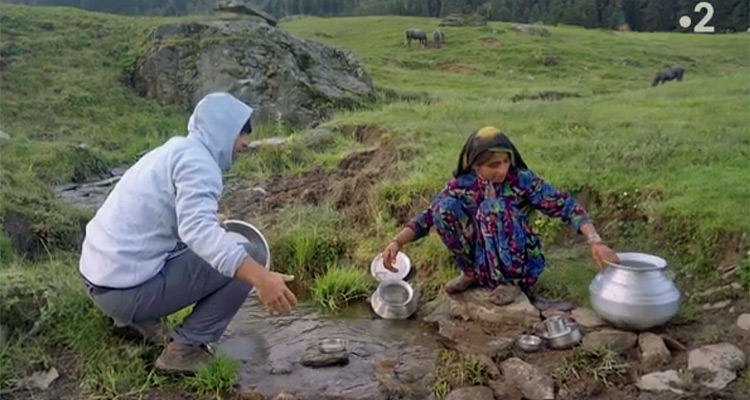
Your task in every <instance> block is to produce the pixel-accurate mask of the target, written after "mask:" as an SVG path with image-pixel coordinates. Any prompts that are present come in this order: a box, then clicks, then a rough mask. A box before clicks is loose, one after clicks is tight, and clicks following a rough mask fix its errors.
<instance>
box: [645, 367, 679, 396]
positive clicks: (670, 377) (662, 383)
mask: <svg viewBox="0 0 750 400" xmlns="http://www.w3.org/2000/svg"><path fill="white" fill-rule="evenodd" d="M679 384H680V376H679V375H678V374H677V371H675V370H673V369H670V370H667V371H662V372H653V373H650V374H648V375H643V376H642V377H641V379H640V380H639V381H638V383H636V384H635V385H636V386H637V387H638V389H641V390H646V391H649V392H662V391H665V390H670V391H672V392H674V393H682V390H680V389H676V388H675V386H677V385H679Z"/></svg>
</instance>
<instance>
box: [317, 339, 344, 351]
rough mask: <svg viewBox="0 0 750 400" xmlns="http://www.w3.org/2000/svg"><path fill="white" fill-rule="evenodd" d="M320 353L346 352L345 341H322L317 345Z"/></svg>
mask: <svg viewBox="0 0 750 400" xmlns="http://www.w3.org/2000/svg"><path fill="white" fill-rule="evenodd" d="M318 346H319V348H320V352H321V353H326V354H328V353H338V352H340V351H344V350H346V340H344V339H323V340H321V341H320V343H319V344H318Z"/></svg>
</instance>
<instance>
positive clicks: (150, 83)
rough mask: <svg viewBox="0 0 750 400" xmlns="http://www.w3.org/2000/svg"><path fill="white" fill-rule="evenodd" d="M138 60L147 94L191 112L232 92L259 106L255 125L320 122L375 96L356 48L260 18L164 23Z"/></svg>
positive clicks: (137, 79) (136, 78)
mask: <svg viewBox="0 0 750 400" xmlns="http://www.w3.org/2000/svg"><path fill="white" fill-rule="evenodd" d="M151 41H152V42H151V46H150V50H148V51H147V52H146V53H145V54H143V55H142V56H141V57H140V58H139V59H138V61H137V62H136V65H135V70H134V73H133V77H132V80H133V84H134V86H135V88H136V90H137V91H138V93H140V94H141V95H143V96H146V97H149V98H154V99H158V100H159V101H161V102H162V103H171V104H179V105H182V106H184V107H185V108H186V109H192V107H193V105H194V104H195V103H197V101H198V100H200V99H201V98H202V97H203V96H204V95H206V94H207V93H210V92H214V91H226V92H230V93H232V94H233V95H235V96H237V97H238V98H240V99H241V100H242V101H244V102H246V103H247V104H249V105H250V106H252V107H254V108H255V109H256V114H255V115H254V116H255V120H254V123H257V122H261V123H262V122H267V121H273V122H274V123H287V124H290V125H293V126H297V127H303V126H309V125H314V124H315V123H317V122H319V121H321V120H324V119H326V118H328V117H329V116H330V114H331V113H332V112H333V111H334V110H336V109H345V108H351V107H355V106H360V105H363V104H368V103H370V102H372V101H374V100H375V89H374V87H373V85H372V80H371V78H370V76H369V74H368V73H367V72H366V71H365V69H364V66H363V64H362V62H361V61H360V60H359V59H358V58H357V57H356V56H355V55H354V54H353V53H352V52H351V51H349V50H346V49H343V48H337V47H331V46H327V45H324V44H322V43H318V42H314V41H309V40H303V39H299V38H297V37H294V36H292V35H290V34H289V33H287V32H285V31H282V30H280V29H276V28H274V27H272V26H271V25H269V24H268V23H267V22H266V21H264V20H262V19H260V18H249V19H243V18H238V19H231V20H218V21H202V22H181V23H172V24H166V25H162V26H159V27H157V28H156V29H155V30H154V31H153V33H152V36H151Z"/></svg>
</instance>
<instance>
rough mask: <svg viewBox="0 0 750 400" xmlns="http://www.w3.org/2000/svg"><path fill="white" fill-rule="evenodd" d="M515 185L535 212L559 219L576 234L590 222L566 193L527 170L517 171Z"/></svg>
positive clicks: (577, 204)
mask: <svg viewBox="0 0 750 400" xmlns="http://www.w3.org/2000/svg"><path fill="white" fill-rule="evenodd" d="M517 179H518V181H517V184H518V186H519V189H521V190H522V191H523V193H524V194H525V196H526V198H527V199H528V200H529V201H530V202H531V204H532V205H533V206H534V208H536V209H537V210H539V211H541V212H542V213H544V214H545V215H547V216H549V217H556V218H561V219H562V220H563V221H564V222H565V223H568V224H570V225H571V226H572V227H573V229H575V231H576V232H580V229H581V227H582V226H583V225H585V224H586V223H587V222H589V221H590V219H589V215H588V213H587V212H586V210H585V209H584V208H583V206H581V204H580V203H578V202H577V201H576V200H575V199H574V198H573V197H572V196H570V195H569V194H568V193H567V192H564V191H558V190H556V189H555V188H554V187H552V186H551V185H549V184H548V183H547V182H545V181H544V180H543V179H542V178H540V177H539V176H537V175H536V174H535V173H534V172H532V171H531V170H528V169H520V170H519V171H518V177H517Z"/></svg>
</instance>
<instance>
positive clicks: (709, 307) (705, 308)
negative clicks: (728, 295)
mask: <svg viewBox="0 0 750 400" xmlns="http://www.w3.org/2000/svg"><path fill="white" fill-rule="evenodd" d="M730 304H732V300H724V301H720V302H718V303H710V304H709V303H707V304H704V305H703V307H702V309H703V311H708V310H720V309H722V308H724V307H727V306H729V305H730Z"/></svg>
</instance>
